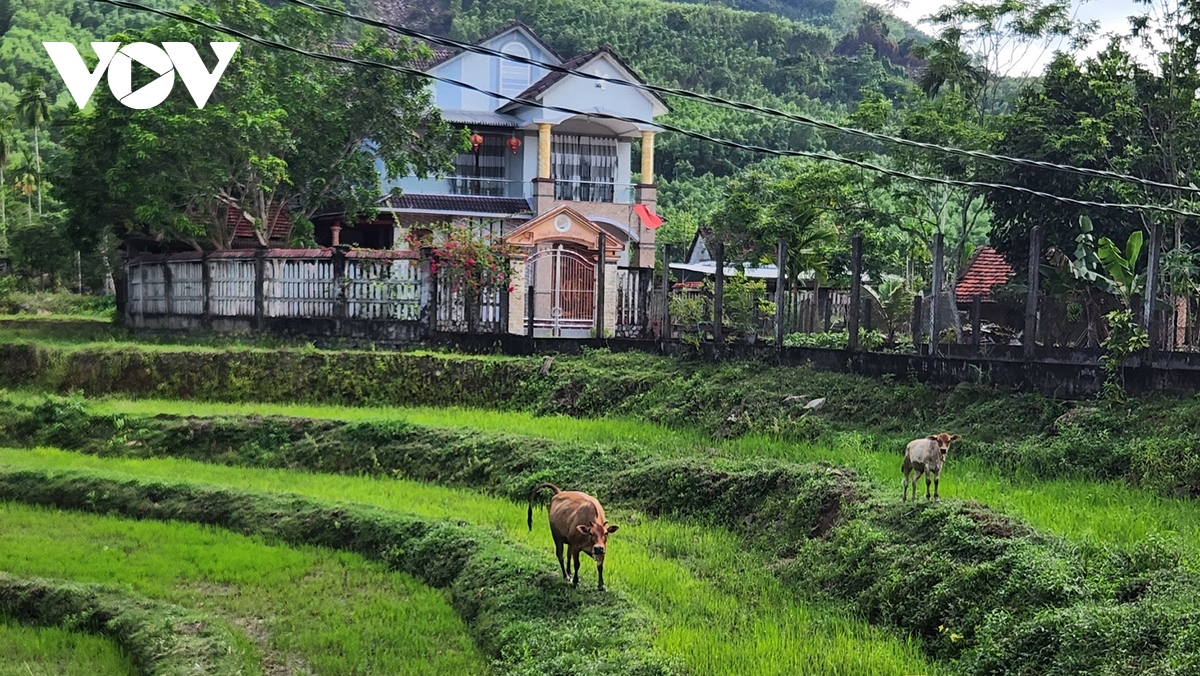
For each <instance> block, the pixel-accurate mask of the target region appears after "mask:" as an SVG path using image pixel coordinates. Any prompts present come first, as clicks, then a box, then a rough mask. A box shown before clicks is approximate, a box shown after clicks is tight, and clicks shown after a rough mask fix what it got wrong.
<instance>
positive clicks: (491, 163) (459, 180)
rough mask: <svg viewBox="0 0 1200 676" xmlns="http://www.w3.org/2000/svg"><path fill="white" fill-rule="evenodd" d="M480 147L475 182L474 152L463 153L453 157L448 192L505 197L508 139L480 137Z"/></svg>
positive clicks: (497, 136) (495, 135)
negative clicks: (452, 172) (477, 172)
mask: <svg viewBox="0 0 1200 676" xmlns="http://www.w3.org/2000/svg"><path fill="white" fill-rule="evenodd" d="M480 136H482V137H483V145H481V146H479V180H478V181H477V180H475V176H476V175H475V153H474V152H473V151H470V150H468V151H467V152H465V153H463V154H462V155H459V156H458V157H456V158H454V177H452V178H451V179H450V186H451V192H453V193H454V194H456V195H492V196H502V195H504V194H505V185H506V184H505V182H504V179H505V178H506V176H505V168H506V166H507V164H508V157H507V156H506V155H505V153H511V151H510V150H509V149H508V146H507V142H508V137H507V136H502V135H500V134H480Z"/></svg>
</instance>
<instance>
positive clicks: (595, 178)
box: [550, 134, 617, 202]
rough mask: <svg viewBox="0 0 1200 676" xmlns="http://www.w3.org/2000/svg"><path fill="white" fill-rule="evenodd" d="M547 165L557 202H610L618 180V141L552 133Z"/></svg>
mask: <svg viewBox="0 0 1200 676" xmlns="http://www.w3.org/2000/svg"><path fill="white" fill-rule="evenodd" d="M550 165H551V172H552V175H553V176H554V179H555V181H556V182H555V188H554V191H555V197H556V198H557V199H561V200H578V201H581V202H611V201H612V199H613V187H614V186H613V184H614V183H615V182H616V180H617V139H615V138H604V137H599V136H575V135H571V134H555V135H554V136H553V137H552V138H551V144H550Z"/></svg>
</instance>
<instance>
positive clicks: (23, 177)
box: [13, 169, 38, 225]
mask: <svg viewBox="0 0 1200 676" xmlns="http://www.w3.org/2000/svg"><path fill="white" fill-rule="evenodd" d="M37 184H38V181H37V176H34V175H33V174H32V173H30V171H29V170H28V169H26V170H25V171H22V172H19V173H18V174H17V182H16V183H14V184H13V187H14V188H16V190H17V192H20V193H23V194H24V195H25V200H26V201H27V202H29V225H33V193H34V191H35V190H36V189H37Z"/></svg>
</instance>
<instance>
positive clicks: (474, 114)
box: [442, 110, 521, 128]
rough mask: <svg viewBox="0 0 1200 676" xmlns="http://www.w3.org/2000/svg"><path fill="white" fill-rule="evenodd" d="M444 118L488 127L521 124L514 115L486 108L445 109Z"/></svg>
mask: <svg viewBox="0 0 1200 676" xmlns="http://www.w3.org/2000/svg"><path fill="white" fill-rule="evenodd" d="M442 119H443V120H445V121H447V122H453V123H455V124H470V125H479V126H486V127H512V128H516V127H519V126H521V121H520V120H518V119H517V118H515V117H513V116H512V115H505V114H503V113H493V112H490V111H486V110H443V111H442Z"/></svg>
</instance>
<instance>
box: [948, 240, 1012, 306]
mask: <svg viewBox="0 0 1200 676" xmlns="http://www.w3.org/2000/svg"><path fill="white" fill-rule="evenodd" d="M1012 276H1013V268H1012V266H1011V265H1009V264H1008V261H1006V260H1005V259H1004V256H1002V255H1000V252H998V251H996V250H995V249H993V248H992V247H990V246H981V247H979V248H978V249H977V250H976V251H975V255H974V256H972V257H971V262H970V263H968V264H967V269H966V271H965V272H964V273H963V274H962V276H961V277H960V278H959V280H958V284H957V286H955V288H954V297H955V299H956V300H957V301H958V302H959V303H960V304H963V303H970V302H972V301H974V300H975V298H979V300H980V301H981V302H983V303H995V302H996V299H995V298H993V297H992V290H993V289H995V288H996V287H997V286H1001V285H1003V284H1005V283H1007V282H1008V280H1010V279H1012Z"/></svg>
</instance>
